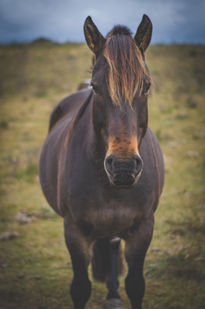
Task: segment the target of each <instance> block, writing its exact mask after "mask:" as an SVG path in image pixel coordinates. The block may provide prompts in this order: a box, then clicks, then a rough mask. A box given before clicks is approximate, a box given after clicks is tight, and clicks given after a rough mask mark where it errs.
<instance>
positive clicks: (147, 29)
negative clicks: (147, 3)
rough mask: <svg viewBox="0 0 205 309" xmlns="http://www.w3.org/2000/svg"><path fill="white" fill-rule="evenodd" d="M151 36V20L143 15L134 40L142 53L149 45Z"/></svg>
mask: <svg viewBox="0 0 205 309" xmlns="http://www.w3.org/2000/svg"><path fill="white" fill-rule="evenodd" d="M151 37H152V22H151V20H150V19H149V17H148V16H147V15H145V14H144V15H143V17H142V21H141V23H140V25H139V27H138V29H137V32H136V34H135V37H134V39H135V42H136V44H137V46H138V47H139V48H140V50H141V51H142V52H143V53H144V52H145V51H146V49H147V47H148V46H149V43H150V41H151Z"/></svg>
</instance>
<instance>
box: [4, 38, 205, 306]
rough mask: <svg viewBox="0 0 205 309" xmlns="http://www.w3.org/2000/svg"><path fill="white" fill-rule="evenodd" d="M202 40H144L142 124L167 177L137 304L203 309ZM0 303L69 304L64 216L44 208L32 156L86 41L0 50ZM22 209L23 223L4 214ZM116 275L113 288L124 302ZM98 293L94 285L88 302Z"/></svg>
mask: <svg viewBox="0 0 205 309" xmlns="http://www.w3.org/2000/svg"><path fill="white" fill-rule="evenodd" d="M204 52H205V46H203V45H169V46H164V45H157V46H151V48H150V49H149V51H148V54H147V62H148V65H149V68H150V71H151V74H152V76H153V80H154V84H155V86H154V88H155V89H154V91H153V93H152V95H151V96H150V99H149V123H150V126H151V128H153V130H154V131H155V132H156V134H157V136H158V138H159V140H160V143H161V146H162V149H163V152H164V157H165V166H166V181H165V187H164V192H163V195H162V198H161V201H160V205H159V208H158V210H157V212H156V216H155V221H156V225H155V232H154V238H153V241H152V243H151V246H150V249H149V252H148V254H147V258H146V263H145V275H146V282H147V290H146V294H145V298H144V308H145V309H165V308H166V309H202V308H204V307H205V288H204V287H205V284H204V281H205V269H204V262H205V247H204V234H205V216H204V211H205V199H204V196H205V192H204V191H205V188H204V183H205V160H204V157H205V156H204V155H205V142H204V139H205V125H204V124H205V112H204V111H205V108H204V95H205V88H204V82H205V77H204V76H205V61H204ZM0 59H1V61H0V71H1V75H0V93H1V96H0V108H1V113H0V138H1V144H0V147H1V152H0V199H1V200H0V209H1V215H0V222H1V224H0V233H1V232H6V231H11V232H12V231H16V232H18V233H19V237H17V238H14V239H11V240H7V241H1V242H0V268H1V271H0V307H1V308H5V309H12V308H15V309H27V308H30V309H34V308H35V309H36V308H38V309H45V308H47V309H57V308H62V309H63V308H72V302H71V299H70V296H69V295H68V290H69V285H70V282H71V279H72V269H71V262H70V258H69V254H68V252H67V250H66V248H65V244H64V237H63V224H62V223H63V222H62V219H61V218H60V217H58V216H57V215H56V214H55V213H54V212H53V211H52V209H51V208H50V207H49V206H48V205H47V203H46V200H45V198H44V197H43V195H42V193H41V189H40V185H39V179H38V158H39V154H40V149H41V146H42V144H43V141H44V139H45V137H46V134H47V127H48V118H49V113H50V111H51V110H52V108H53V107H54V105H55V104H56V103H57V102H59V101H60V100H61V99H62V98H63V97H64V96H66V95H68V94H69V93H71V92H73V91H75V89H76V88H77V85H78V84H79V83H80V82H81V81H82V80H83V79H85V78H87V77H89V76H90V73H89V71H90V66H91V55H90V52H89V50H88V48H87V47H86V46H85V45H84V44H71V43H70V44H63V45H61V44H55V43H52V42H49V41H46V42H44V41H41V40H39V41H36V42H34V43H32V44H12V45H4V46H0ZM20 211H24V212H26V213H28V214H30V215H31V216H32V221H31V222H30V223H28V224H19V223H18V222H15V221H13V220H12V218H13V217H14V216H15V215H16V214H17V213H18V212H20ZM123 281H124V277H122V278H121V279H120V282H121V288H120V293H121V295H122V297H123V301H124V304H125V306H126V308H129V302H128V300H127V297H126V293H125V291H124V287H123ZM105 295H106V288H105V286H104V285H102V284H98V283H93V292H92V297H91V299H90V301H89V304H88V308H92V309H97V308H101V307H102V304H103V301H104V298H105Z"/></svg>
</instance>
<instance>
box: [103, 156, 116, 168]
mask: <svg viewBox="0 0 205 309" xmlns="http://www.w3.org/2000/svg"><path fill="white" fill-rule="evenodd" d="M114 159H115V158H114V156H113V155H110V156H109V157H107V158H106V160H105V166H106V169H107V171H108V172H111V171H112V169H113V162H114Z"/></svg>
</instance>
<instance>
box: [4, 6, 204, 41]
mask: <svg viewBox="0 0 205 309" xmlns="http://www.w3.org/2000/svg"><path fill="white" fill-rule="evenodd" d="M144 13H146V14H147V15H148V16H149V17H150V18H151V20H152V23H153V38H152V43H159V42H160V43H161V42H162V43H170V42H180V43H181V42H193V43H198V42H199V43H205V0H100V1H98V0H0V42H11V41H30V40H34V39H36V38H38V37H46V38H50V39H52V40H55V41H58V42H65V41H84V35H83V23H84V20H85V18H86V17H87V16H88V15H90V16H91V17H92V18H93V20H94V22H95V23H96V25H97V26H98V28H99V30H100V31H101V32H102V33H103V34H104V35H106V33H107V32H108V31H109V30H111V28H112V27H113V26H114V25H116V24H123V25H126V26H128V27H129V28H130V29H131V31H132V32H133V33H134V32H135V31H136V29H137V26H138V24H139V22H140V20H141V18H142V15H143V14H144Z"/></svg>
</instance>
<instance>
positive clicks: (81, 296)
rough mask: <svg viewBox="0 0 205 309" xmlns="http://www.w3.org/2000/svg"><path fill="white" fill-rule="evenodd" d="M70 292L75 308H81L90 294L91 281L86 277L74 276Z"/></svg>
mask: <svg viewBox="0 0 205 309" xmlns="http://www.w3.org/2000/svg"><path fill="white" fill-rule="evenodd" d="M70 294H71V297H72V300H73V303H74V306H75V309H83V308H84V307H85V304H86V302H87V301H88V299H89V297H90V294H91V282H90V280H89V279H88V278H86V277H84V278H75V277H74V279H73V281H72V284H71V288H70Z"/></svg>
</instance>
